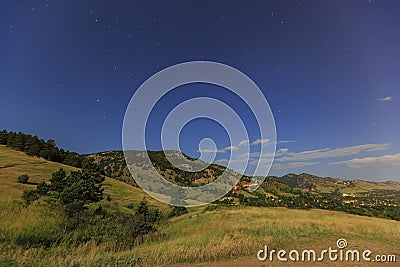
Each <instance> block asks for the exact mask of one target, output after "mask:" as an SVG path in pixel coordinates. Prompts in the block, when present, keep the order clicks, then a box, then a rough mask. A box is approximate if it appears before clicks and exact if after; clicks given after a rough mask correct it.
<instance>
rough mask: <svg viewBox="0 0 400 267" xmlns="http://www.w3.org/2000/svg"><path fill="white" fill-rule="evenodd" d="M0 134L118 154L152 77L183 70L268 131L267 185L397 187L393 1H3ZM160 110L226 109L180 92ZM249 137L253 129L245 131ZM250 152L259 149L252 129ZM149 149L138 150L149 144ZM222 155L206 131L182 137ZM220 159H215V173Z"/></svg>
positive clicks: (399, 155)
mask: <svg viewBox="0 0 400 267" xmlns="http://www.w3.org/2000/svg"><path fill="white" fill-rule="evenodd" d="M0 5H1V8H0V90H1V91H0V93H1V94H0V128H1V129H7V130H9V131H17V132H18V131H22V132H25V133H30V134H33V135H38V136H39V137H41V138H44V139H50V138H51V139H54V140H55V141H56V144H57V145H58V146H60V147H62V148H64V149H68V150H71V151H76V152H79V153H93V152H99V151H106V150H120V149H122V145H121V132H122V122H123V118H124V113H125V109H126V107H127V105H128V103H129V100H130V98H131V97H132V95H133V94H134V92H135V90H136V89H137V88H138V87H139V86H140V85H141V84H142V83H143V82H144V81H145V80H146V79H148V78H149V77H150V76H151V75H153V74H155V73H156V72H158V71H160V70H162V69H164V68H166V67H169V66H172V65H175V64H177V63H182V62H187V61H193V60H209V61H216V62H221V63H224V64H227V65H230V66H233V67H235V68H237V69H239V70H241V71H242V72H244V73H246V74H247V75H248V76H249V77H250V78H251V79H253V81H254V82H255V83H256V84H257V85H258V86H259V87H260V89H261V90H262V92H263V93H264V95H265V97H266V98H267V99H268V101H269V104H270V106H271V109H272V112H273V114H274V116H275V123H276V127H277V138H278V143H277V149H278V150H277V156H276V160H275V163H274V167H273V170H272V172H271V174H277V175H282V174H285V173H288V172H295V173H301V172H308V173H312V174H316V175H321V176H334V177H339V178H352V179H355V178H358V179H368V180H375V181H382V180H397V181H400V141H399V136H400V124H399V114H400V94H399V92H400V86H399V85H400V31H399V27H400V16H399V15H398V14H400V2H399V1H383V0H382V1H368V0H366V1H281V0H280V1H239V2H238V1H145V0H143V1H122V0H121V1H72V0H71V1H67V0H64V1H18V0H9V1H2V2H1V4H0ZM179 89H180V91H179V92H178V91H177V92H176V93H172V94H170V95H169V96H168V98H167V100H165V101H163V102H161V103H160V105H159V106H158V107H157V110H156V111H157V112H158V113H155V114H156V115H154V122H155V124H157V122H158V123H160V122H161V121H162V118H164V115H163V114H164V113H167V112H168V110H170V109H172V108H173V107H174V106H176V105H177V104H179V102H180V101H182V100H184V99H188V98H190V97H193V96H210V97H215V98H217V99H220V100H225V101H227V102H230V103H231V105H232V106H233V107H235V108H236V109H237V110H238V113H240V114H242V116H244V117H246V116H247V115H246V114H247V113H248V112H249V111H248V110H247V109H246V108H244V107H241V106H242V105H240V101H239V100H235V98H234V97H232V96H230V95H229V94H227V92H226V91H224V89H222V88H216V87H215V86H211V85H206V84H192V85H187V86H183V87H182V88H179ZM250 124H251V120H250ZM249 128H250V140H249V141H250V142H254V140H256V139H257V133H255V132H252V131H251V129H252V126H251V125H250V127H249ZM156 130H157V127H155V128H154V134H151V135H150V136H149V148H150V149H153V150H159V149H161V147H160V142H159V136H157V131H156ZM207 136H210V137H214V138H215V140H216V144H217V146H218V148H224V147H226V146H228V145H233V146H234V145H235V144H228V143H227V140H226V135H225V133H224V132H223V131H222V130H221V127H219V126H218V125H215V124H214V123H213V122H210V121H205V120H199V121H197V122H193V123H191V124H190V125H187V127H186V128H185V129H184V131H183V132H182V136H181V139H180V140H181V142H182V144H181V148H182V150H183V152H185V153H187V154H189V155H191V156H194V157H195V156H198V151H197V149H198V142H199V140H200V139H201V138H204V137H207ZM226 158H227V155H226V153H224V152H221V153H218V158H217V160H218V161H217V162H218V163H221V164H224V159H226Z"/></svg>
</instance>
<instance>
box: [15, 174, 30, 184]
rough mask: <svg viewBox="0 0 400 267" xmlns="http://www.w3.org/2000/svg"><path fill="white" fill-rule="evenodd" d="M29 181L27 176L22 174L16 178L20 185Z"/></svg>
mask: <svg viewBox="0 0 400 267" xmlns="http://www.w3.org/2000/svg"><path fill="white" fill-rule="evenodd" d="M28 180H29V176H28V175H26V174H22V175H20V176H18V179H17V182H18V183H21V184H26V183H27V182H28Z"/></svg>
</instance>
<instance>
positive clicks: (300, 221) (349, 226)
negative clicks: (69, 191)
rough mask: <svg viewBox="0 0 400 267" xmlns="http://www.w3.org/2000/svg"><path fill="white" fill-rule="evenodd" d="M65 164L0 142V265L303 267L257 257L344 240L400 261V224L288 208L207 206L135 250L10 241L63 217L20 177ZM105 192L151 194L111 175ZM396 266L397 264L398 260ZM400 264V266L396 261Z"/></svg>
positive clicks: (120, 200)
mask: <svg viewBox="0 0 400 267" xmlns="http://www.w3.org/2000/svg"><path fill="white" fill-rule="evenodd" d="M60 167H63V168H64V169H66V170H67V171H70V170H72V169H73V168H71V167H69V166H63V165H61V164H57V163H52V162H48V161H45V160H43V159H39V158H32V157H28V156H26V155H25V154H24V153H22V152H16V151H13V150H11V149H9V148H6V147H4V146H0V208H1V214H0V266H131V265H134V264H140V265H144V266H188V265H190V266H286V265H289V266H291V265H296V266H304V265H305V263H302V262H300V263H292V262H289V263H280V262H277V261H274V262H272V263H271V262H269V261H266V262H259V261H258V260H257V256H256V254H257V251H258V250H260V249H262V248H263V247H264V245H268V247H269V248H270V249H277V250H279V249H285V250H286V251H289V250H291V249H297V250H303V249H315V250H316V251H317V252H318V251H321V250H322V249H328V247H332V248H336V240H337V239H339V238H345V239H346V240H347V242H348V248H349V249H359V250H360V251H362V250H364V249H369V250H371V251H372V252H373V254H372V255H376V254H395V255H396V257H397V261H400V222H396V221H391V220H385V219H378V218H369V217H361V216H356V215H348V214H344V213H340V212H332V211H323V210H309V211H306V210H290V209H286V208H256V207H219V208H217V209H216V210H212V211H206V209H205V207H200V208H195V209H190V210H189V211H190V212H189V213H188V214H186V215H183V216H180V217H175V218H171V219H168V220H164V221H163V222H162V223H161V224H160V225H158V230H159V231H158V233H155V234H152V235H149V236H147V237H146V238H145V240H144V242H143V243H142V244H140V245H138V246H136V247H135V248H134V249H132V250H121V249H120V248H118V247H117V246H116V245H115V244H113V243H112V242H111V243H103V244H100V245H96V244H94V243H93V242H89V243H86V244H82V245H80V246H78V247H72V248H71V247H66V246H54V247H50V248H48V249H43V248H29V249H24V248H23V247H18V246H14V245H10V243H9V242H7V240H9V239H10V238H12V237H13V236H15V235H17V234H18V233H21V232H24V231H41V230H43V229H46V230H47V231H51V228H52V226H53V225H55V224H57V222H58V221H59V220H60V218H59V217H58V216H54V213H52V214H45V213H41V212H39V211H40V210H41V209H42V207H41V206H40V205H33V206H30V207H29V208H23V207H22V202H21V200H20V196H21V195H22V191H23V190H24V189H26V188H29V187H32V186H33V185H22V184H18V183H17V182H16V180H17V177H18V176H19V175H21V174H28V175H29V176H30V181H31V182H40V181H43V180H48V179H49V178H50V176H51V173H52V172H54V171H55V170H57V169H59V168H60ZM104 186H105V195H106V196H107V195H109V196H110V197H111V201H107V200H103V205H104V206H106V207H108V208H111V209H120V210H123V211H126V212H132V209H130V208H128V206H129V205H130V204H132V205H137V204H138V203H139V201H140V200H142V199H143V197H144V196H145V194H144V193H143V192H142V191H141V190H139V189H137V188H133V187H131V186H129V185H126V184H124V183H122V182H119V181H116V180H113V179H109V178H107V179H106V180H105V182H104ZM146 199H147V200H148V201H149V204H150V205H152V206H157V207H158V208H160V209H161V210H162V211H163V212H164V213H166V212H168V211H169V210H170V207H169V206H167V205H165V204H162V203H159V202H158V201H156V200H153V199H151V198H149V197H146ZM397 264H398V262H397ZM307 265H311V266H321V265H323V266H354V265H356V266H379V265H382V266H396V264H395V263H385V264H377V263H369V264H366V263H359V264H354V263H347V264H346V263H345V262H336V263H334V262H330V261H327V260H326V261H324V262H322V263H315V264H312V263H308V264H307ZM397 266H398V265H397Z"/></svg>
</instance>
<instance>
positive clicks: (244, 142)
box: [238, 140, 249, 146]
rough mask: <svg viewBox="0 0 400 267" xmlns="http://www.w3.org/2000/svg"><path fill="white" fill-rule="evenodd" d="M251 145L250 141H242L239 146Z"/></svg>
mask: <svg viewBox="0 0 400 267" xmlns="http://www.w3.org/2000/svg"><path fill="white" fill-rule="evenodd" d="M248 143H249V140H242V141H240V142H239V144H238V146H245V145H247V144H248Z"/></svg>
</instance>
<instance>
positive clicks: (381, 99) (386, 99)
mask: <svg viewBox="0 0 400 267" xmlns="http://www.w3.org/2000/svg"><path fill="white" fill-rule="evenodd" d="M392 99H393V98H392V97H391V96H387V97H382V98H379V99H378V100H379V101H383V102H389V101H392Z"/></svg>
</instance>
